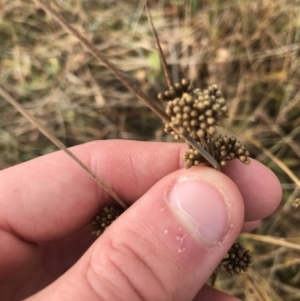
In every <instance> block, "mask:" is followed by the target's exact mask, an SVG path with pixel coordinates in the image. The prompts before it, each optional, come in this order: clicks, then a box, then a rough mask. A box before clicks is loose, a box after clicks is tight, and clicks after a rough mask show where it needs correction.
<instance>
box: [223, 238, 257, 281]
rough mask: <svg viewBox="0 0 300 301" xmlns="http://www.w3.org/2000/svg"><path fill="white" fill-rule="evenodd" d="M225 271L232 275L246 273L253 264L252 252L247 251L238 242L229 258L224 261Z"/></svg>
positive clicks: (229, 253)
mask: <svg viewBox="0 0 300 301" xmlns="http://www.w3.org/2000/svg"><path fill="white" fill-rule="evenodd" d="M222 263H223V266H224V268H225V270H226V271H227V272H228V273H229V274H230V275H231V276H233V275H235V274H239V273H240V272H241V271H244V272H246V271H247V269H248V267H249V266H250V265H251V263H252V257H251V255H250V251H249V250H246V249H245V248H244V247H243V246H242V244H241V243H240V242H236V243H234V244H233V246H232V247H231V248H230V250H229V251H228V257H227V258H224V259H223V260H222Z"/></svg>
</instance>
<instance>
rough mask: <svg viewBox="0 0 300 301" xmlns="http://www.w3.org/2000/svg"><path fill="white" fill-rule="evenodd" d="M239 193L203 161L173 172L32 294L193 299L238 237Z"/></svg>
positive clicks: (60, 297) (240, 220) (241, 213)
mask: <svg viewBox="0 0 300 301" xmlns="http://www.w3.org/2000/svg"><path fill="white" fill-rule="evenodd" d="M243 216H244V207H243V200H242V197H241V194H240V192H239V190H238V188H237V187H236V185H235V184H234V183H233V182H232V181H231V180H230V178H228V177H227V176H226V175H224V174H222V173H220V172H218V171H215V170H213V169H212V168H209V167H204V166H202V167H198V168H192V169H189V170H179V171H176V172H174V173H172V174H169V175H167V176H166V177H165V178H163V179H162V180H160V181H159V182H158V183H156V184H155V185H154V186H153V187H152V188H151V189H150V190H149V191H148V192H146V193H145V194H144V195H143V196H142V197H141V198H140V199H139V200H138V201H137V202H136V203H135V204H134V205H133V206H132V207H130V208H129V209H128V210H127V211H126V212H125V213H124V214H123V215H121V217H120V218H119V219H117V220H116V221H115V222H114V223H113V224H112V226H110V227H109V228H108V229H107V230H106V231H105V232H104V234H103V235H102V236H100V238H99V239H98V240H97V241H96V242H95V243H94V244H93V245H92V246H91V248H90V249H89V250H88V251H87V252H86V253H85V254H84V256H83V257H82V258H81V259H80V260H79V261H78V262H77V264H75V265H74V266H73V267H72V268H71V269H70V270H69V271H68V272H67V273H65V274H64V275H63V276H61V277H60V278H59V279H58V280H57V281H56V282H54V283H53V284H52V285H51V286H49V287H47V288H46V289H44V290H43V291H41V292H40V293H38V294H36V295H35V296H33V297H32V298H31V299H29V300H31V301H34V300H44V299H45V300H49V299H50V300H51V298H53V296H55V300H57V301H60V300H65V299H64V298H65V296H68V300H73V301H76V300H108V301H109V300H126V301H127V300H164V301H168V300H170V301H171V300H175V299H176V300H178V301H181V300H184V301H186V300H192V299H193V298H194V297H195V296H196V294H197V292H198V291H199V289H200V288H201V287H202V286H203V285H204V284H205V282H206V281H207V279H208V278H209V276H210V275H211V274H212V272H213V271H214V270H215V268H216V266H217V265H218V264H219V262H220V261H221V259H222V258H223V257H224V255H225V254H226V253H227V251H228V249H229V248H230V247H231V245H232V244H233V243H234V241H235V239H236V237H237V236H238V234H239V232H240V230H241V227H242V223H243Z"/></svg>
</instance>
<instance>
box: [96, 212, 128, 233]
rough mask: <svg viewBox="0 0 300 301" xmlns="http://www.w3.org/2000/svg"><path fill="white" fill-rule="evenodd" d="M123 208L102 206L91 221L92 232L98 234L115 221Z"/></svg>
mask: <svg viewBox="0 0 300 301" xmlns="http://www.w3.org/2000/svg"><path fill="white" fill-rule="evenodd" d="M123 212H124V210H123V209H122V208H116V207H104V208H103V209H102V211H101V212H100V214H99V215H97V216H96V217H95V219H94V221H93V222H92V226H93V232H92V233H93V234H96V235H97V236H100V235H101V234H102V233H103V232H104V230H105V229H106V228H107V227H108V226H109V225H110V224H111V223H112V222H113V221H115V220H116V219H117V218H118V217H119V216H120V215H121V214H122V213H123Z"/></svg>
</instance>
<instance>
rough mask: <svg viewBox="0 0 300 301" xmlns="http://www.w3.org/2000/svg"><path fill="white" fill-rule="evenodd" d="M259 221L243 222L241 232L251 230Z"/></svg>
mask: <svg viewBox="0 0 300 301" xmlns="http://www.w3.org/2000/svg"><path fill="white" fill-rule="evenodd" d="M259 223H260V220H259V221H252V222H244V224H243V227H242V230H241V232H251V231H253V230H254V229H255V228H256V227H257V226H258V225H259Z"/></svg>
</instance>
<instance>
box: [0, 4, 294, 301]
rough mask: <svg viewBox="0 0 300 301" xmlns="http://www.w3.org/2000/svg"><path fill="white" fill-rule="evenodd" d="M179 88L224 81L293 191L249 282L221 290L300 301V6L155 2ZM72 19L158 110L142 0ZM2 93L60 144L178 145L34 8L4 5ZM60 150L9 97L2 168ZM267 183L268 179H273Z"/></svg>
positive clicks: (237, 120)
mask: <svg viewBox="0 0 300 301" xmlns="http://www.w3.org/2000/svg"><path fill="white" fill-rule="evenodd" d="M149 2H150V7H151V13H152V16H153V22H154V24H155V27H156V29H157V31H158V34H159V38H160V41H161V45H162V48H163V51H164V53H165V56H166V59H167V62H168V64H169V67H170V70H171V74H172V78H173V80H174V82H177V81H179V80H180V79H181V78H183V77H185V78H189V79H191V81H192V82H193V83H194V85H195V86H198V87H199V88H205V87H206V86H207V85H209V84H213V83H217V84H218V86H219V88H220V89H221V91H222V92H223V94H224V96H225V98H226V99H227V102H228V104H229V109H230V117H229V118H228V119H227V120H226V121H225V122H224V123H223V124H222V126H223V127H225V128H226V130H227V131H228V132H231V133H234V134H235V135H236V136H238V137H239V138H240V139H241V140H242V141H243V143H244V144H245V145H246V147H247V148H248V149H249V151H250V152H251V156H252V157H254V158H256V159H258V160H259V161H261V162H262V163H264V164H265V165H267V166H269V167H270V168H271V169H272V170H273V171H274V172H275V173H276V175H277V176H278V177H279V179H280V181H281V183H282V187H283V201H282V203H281V206H280V207H279V209H278V210H277V211H276V212H275V213H274V214H273V215H272V216H271V217H269V218H268V219H266V220H265V221H263V223H262V224H261V226H260V227H259V228H258V229H257V230H256V231H255V233H254V234H250V235H244V236H241V241H242V242H243V243H244V245H245V247H246V248H248V249H250V250H251V251H252V252H253V255H254V263H253V265H252V267H251V268H250V270H249V272H248V273H243V274H241V275H240V276H234V277H231V276H228V275H227V274H222V273H220V275H219V277H218V280H217V282H216V286H217V287H218V288H219V289H221V290H224V291H227V292H229V293H232V294H234V295H236V296H238V297H240V298H242V299H243V300H247V301H250V300H291V301H292V300H295V301H296V300H300V225H299V224H300V223H299V221H300V207H298V208H295V207H293V206H292V203H293V202H294V201H295V199H297V197H299V196H300V193H299V189H300V179H299V175H300V143H299V142H300V1H298V0H294V1H292V0H260V1H250V0H224V1H220V0H207V1H196V0H185V1H183V0H182V1H180V0H177V1H176V0H173V1H161V0H156V1H154V0H153V1H149ZM53 8H55V10H56V11H59V12H60V13H61V14H62V15H63V16H64V18H65V19H66V20H67V21H68V22H69V23H70V24H71V25H72V26H74V27H75V28H76V29H77V30H79V31H80V32H81V33H82V34H83V35H84V36H85V37H86V38H87V39H88V40H89V41H90V42H92V43H93V44H94V45H95V46H96V47H97V48H98V49H99V51H101V53H102V54H104V55H105V56H106V57H107V58H108V59H109V60H110V61H112V62H113V63H115V64H116V65H117V66H118V67H119V68H120V69H121V70H123V71H124V72H125V73H126V74H127V75H128V77H129V78H131V79H132V80H133V81H134V82H135V83H137V84H138V86H139V87H141V88H142V90H143V91H144V92H145V93H146V94H147V95H148V96H149V97H150V98H151V99H152V100H153V101H155V102H157V103H158V100H157V97H156V95H157V93H159V92H162V91H164V90H165V89H166V88H167V84H166V81H165V78H164V75H163V72H162V68H161V65H160V61H159V56H158V54H157V51H156V45H155V40H154V37H153V34H152V32H151V29H150V26H149V23H148V21H147V17H146V14H145V12H144V11H143V1H141V0H131V1H126V0H118V1H113V0H105V1H95V0H56V5H53ZM0 86H1V87H2V88H4V89H5V90H6V91H7V92H9V93H10V94H11V95H12V96H14V97H15V98H16V99H17V100H18V101H19V102H20V103H22V105H23V106H24V107H25V108H26V110H27V111H28V112H30V113H31V114H32V115H34V116H35V117H36V118H37V119H38V120H39V121H40V122H41V123H42V124H43V125H45V126H46V127H47V129H49V130H50V131H51V132H52V133H53V134H54V135H55V136H56V137H57V138H58V139H60V140H61V141H62V142H63V143H65V144H66V145H67V146H73V145H77V144H81V143H84V142H88V141H92V140H96V139H115V138H117V139H131V140H146V141H172V137H169V136H167V135H166V134H165V133H164V132H163V123H162V122H161V121H160V119H159V118H158V117H156V115H155V114H154V113H152V112H151V111H150V109H148V108H147V107H146V106H145V104H144V103H142V102H140V101H139V100H138V99H137V98H136V97H135V96H134V95H132V94H131V93H130V92H129V91H128V90H127V89H126V88H125V87H124V85H123V84H122V83H120V82H119V81H118V80H117V79H115V77H114V76H113V75H112V74H111V73H110V71H108V70H107V69H106V68H105V67H104V66H102V64H101V63H100V62H98V61H96V60H95V59H94V58H93V57H92V56H91V55H90V54H89V53H88V52H87V51H86V50H84V49H83V48H82V46H81V45H80V44H79V42H78V41H77V40H76V39H75V38H74V37H72V36H70V35H69V34H67V33H66V32H65V31H64V30H63V29H62V28H61V27H60V26H59V25H58V24H57V23H56V22H55V21H54V20H53V19H52V18H51V17H50V16H49V15H47V14H45V13H44V11H43V10H42V9H40V8H39V7H38V6H37V5H35V4H34V2H32V1H28V0H26V1H25V0H24V1H21V0H0ZM55 150H56V147H55V146H54V145H53V144H52V143H51V142H50V141H48V140H47V139H46V138H45V137H44V136H43V135H42V134H41V133H40V132H39V131H38V130H37V129H36V128H35V127H34V126H32V125H31V124H30V123H29V122H28V121H27V120H26V119H25V118H24V117H22V116H21V115H20V114H19V113H18V112H17V111H16V110H15V109H14V108H13V107H11V105H10V104H8V103H6V102H5V101H4V99H2V98H0V168H1V169H2V168H6V167H9V166H12V165H15V164H17V163H20V162H23V161H26V160H29V159H32V158H35V157H37V156H41V155H43V154H46V153H49V152H53V151H55ZM262 180H263V179H262Z"/></svg>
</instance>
